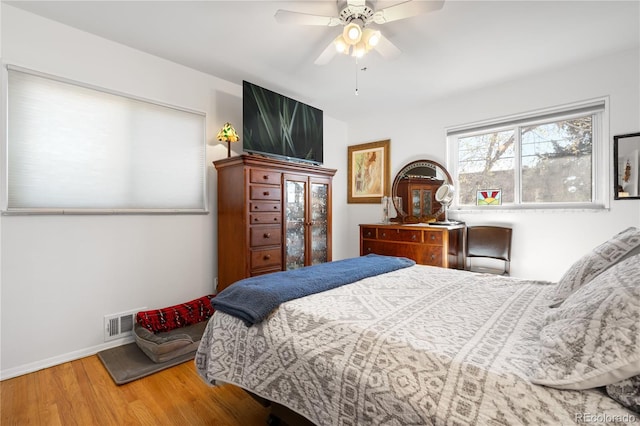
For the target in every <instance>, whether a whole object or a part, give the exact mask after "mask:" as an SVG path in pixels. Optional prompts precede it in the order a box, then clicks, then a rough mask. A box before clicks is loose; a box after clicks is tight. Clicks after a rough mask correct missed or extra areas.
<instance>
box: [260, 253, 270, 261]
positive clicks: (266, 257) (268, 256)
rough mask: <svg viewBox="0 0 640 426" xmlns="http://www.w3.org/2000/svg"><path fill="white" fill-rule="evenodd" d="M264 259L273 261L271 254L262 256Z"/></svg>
mask: <svg viewBox="0 0 640 426" xmlns="http://www.w3.org/2000/svg"><path fill="white" fill-rule="evenodd" d="M262 258H263V259H264V260H269V259H271V255H270V254H265V255H264V256H262Z"/></svg>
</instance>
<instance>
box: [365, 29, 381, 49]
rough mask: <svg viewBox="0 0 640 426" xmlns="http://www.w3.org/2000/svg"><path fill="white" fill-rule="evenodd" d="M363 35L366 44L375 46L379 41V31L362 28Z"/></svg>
mask: <svg viewBox="0 0 640 426" xmlns="http://www.w3.org/2000/svg"><path fill="white" fill-rule="evenodd" d="M363 37H364V39H365V40H366V42H367V46H369V47H376V46H377V45H378V43H380V37H381V34H380V31H374V30H371V29H368V28H367V29H366V30H364V33H363Z"/></svg>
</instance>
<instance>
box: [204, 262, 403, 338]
mask: <svg viewBox="0 0 640 426" xmlns="http://www.w3.org/2000/svg"><path fill="white" fill-rule="evenodd" d="M412 265H415V262H414V261H413V260H411V259H406V258H404V257H391V256H380V255H377V254H369V255H367V256H363V257H354V258H351V259H344V260H336V261H335V262H327V263H321V264H319V265H313V266H306V267H304V268H300V269H294V270H291V271H283V272H275V273H272V274H266V275H258V276H256V277H251V278H245V279H243V280H240V281H238V282H236V283H234V284H233V285H231V286H229V287H227V288H225V289H224V290H223V291H221V292H220V293H219V294H218V295H217V296H216V297H215V298H213V299H211V304H212V305H213V307H214V308H215V309H216V310H217V311H222V312H225V313H227V314H229V315H233V316H235V317H238V318H240V319H242V320H243V321H244V322H245V323H246V324H247V325H248V326H249V325H252V324H256V323H259V322H260V321H262V320H263V319H265V318H266V317H267V315H269V313H270V312H271V311H272V310H274V309H275V308H277V307H278V306H279V305H280V304H281V303H283V302H286V301H288V300H292V299H298V298H300V297H304V296H307V295H310V294H315V293H320V292H322V291H325V290H330V289H332V288H336V287H339V286H342V285H345V284H349V283H352V282H355V281H358V280H361V279H363V278H367V277H372V276H374V275H379V274H383V273H385V272H391V271H395V270H397V269H401V268H406V267H408V266H412Z"/></svg>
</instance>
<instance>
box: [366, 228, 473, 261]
mask: <svg viewBox="0 0 640 426" xmlns="http://www.w3.org/2000/svg"><path fill="white" fill-rule="evenodd" d="M464 230H465V226H464V225H463V224H458V225H452V226H437V227H436V226H433V227H432V226H425V225H397V224H392V225H386V224H361V225H360V255H361V256H364V255H367V254H370V253H375V254H382V255H387V256H402V257H408V258H409V259H413V260H415V261H416V263H418V264H421V265H431V266H441V267H444V268H452V269H464V250H463V238H464Z"/></svg>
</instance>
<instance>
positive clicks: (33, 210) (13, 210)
mask: <svg viewBox="0 0 640 426" xmlns="http://www.w3.org/2000/svg"><path fill="white" fill-rule="evenodd" d="M1 66H2V70H1V72H2V81H1V83H0V84H2V87H3V91H2V98H1V100H0V101H1V102H2V105H3V109H4V114H2V118H1V121H0V129H2V131H3V137H2V141H1V142H0V144H1V145H0V146H1V149H0V161H2V164H3V167H4V170H3V172H2V174H3V177H4V182H3V184H2V185H0V213H1V214H2V215H25V214H26V215H32V214H53V215H58V214H80V215H83V214H91V215H102V214H208V213H209V200H208V193H209V190H208V178H207V166H206V164H207V141H206V113H205V112H203V111H197V110H193V109H189V108H184V107H179V106H175V105H171V104H168V103H164V102H160V101H155V100H150V99H147V98H143V97H139V96H135V95H131V94H127V93H123V92H119V91H116V90H111V89H107V88H104V87H99V86H95V85H92V84H88V83H84V82H80V81H77V80H71V79H68V78H65V77H61V76H57V75H52V74H47V73H43V72H40V71H36V70H32V69H28V68H24V67H21V66H16V65H12V64H6V63H5V64H2V65H1ZM9 71H15V72H20V73H24V74H27V75H32V76H36V77H41V78H45V79H49V80H52V81H55V82H60V83H63V84H69V85H72V86H76V87H79V88H83V89H88V90H93V91H97V92H102V93H105V94H108V95H113V96H116V97H121V98H125V99H129V100H133V101H136V102H141V103H146V104H150V105H152V106H155V107H162V108H167V109H171V110H175V111H179V112H184V113H187V114H192V115H194V117H199V119H200V120H201V121H202V140H201V141H199V142H198V145H199V146H201V148H199V149H201V150H202V154H201V155H202V164H201V165H200V166H199V172H198V174H201V179H200V181H201V186H202V187H201V189H199V192H200V191H201V192H202V198H201V205H200V206H199V207H178V206H176V207H170V206H169V207H157V208H156V207H140V208H133V207H88V208H77V207H47V206H43V207H11V206H10V205H9V149H11V142H10V141H9V128H8V126H9V119H8V117H9V96H8V92H9ZM194 142H195V140H194ZM193 146H194V147H195V146H196V145H195V144H194V145H193ZM163 160H164V158H163ZM194 170H195V169H194Z"/></svg>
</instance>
